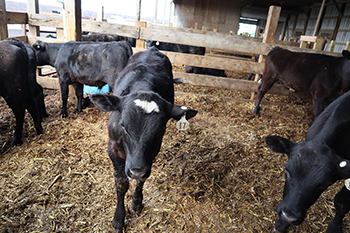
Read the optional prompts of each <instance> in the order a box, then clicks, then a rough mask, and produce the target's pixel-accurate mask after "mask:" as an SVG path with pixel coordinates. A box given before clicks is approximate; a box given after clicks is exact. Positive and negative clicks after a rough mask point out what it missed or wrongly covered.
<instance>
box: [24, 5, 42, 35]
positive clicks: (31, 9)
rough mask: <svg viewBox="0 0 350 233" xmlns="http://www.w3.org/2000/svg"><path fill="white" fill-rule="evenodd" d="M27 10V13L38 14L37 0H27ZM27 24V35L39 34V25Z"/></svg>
mask: <svg viewBox="0 0 350 233" xmlns="http://www.w3.org/2000/svg"><path fill="white" fill-rule="evenodd" d="M27 12H28V14H38V13H39V1H38V0H27ZM28 26H29V31H28V35H29V36H40V27H39V26H32V25H30V24H29V25H28Z"/></svg>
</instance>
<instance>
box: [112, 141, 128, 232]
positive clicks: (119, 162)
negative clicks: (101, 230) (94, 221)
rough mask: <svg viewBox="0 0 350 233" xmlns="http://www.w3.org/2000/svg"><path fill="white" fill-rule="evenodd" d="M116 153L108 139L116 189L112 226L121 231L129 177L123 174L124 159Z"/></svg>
mask: <svg viewBox="0 0 350 233" xmlns="http://www.w3.org/2000/svg"><path fill="white" fill-rule="evenodd" d="M117 154H118V151H116V150H114V148H113V145H112V143H111V141H109V143H108V155H109V158H110V159H111V161H112V164H113V167H114V181H115V188H116V191H117V208H116V209H115V212H114V217H113V221H112V226H113V227H114V228H115V229H116V230H117V232H118V233H122V232H123V228H124V226H125V224H124V220H125V207H124V197H125V193H126V192H127V191H128V189H129V179H128V177H127V176H126V175H125V160H123V159H121V158H119V157H118V155H117Z"/></svg>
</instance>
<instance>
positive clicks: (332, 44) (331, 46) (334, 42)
mask: <svg viewBox="0 0 350 233" xmlns="http://www.w3.org/2000/svg"><path fill="white" fill-rule="evenodd" d="M335 44H336V41H335V40H332V41H331V43H330V45H329V49H328V51H330V52H333V50H334V47H335Z"/></svg>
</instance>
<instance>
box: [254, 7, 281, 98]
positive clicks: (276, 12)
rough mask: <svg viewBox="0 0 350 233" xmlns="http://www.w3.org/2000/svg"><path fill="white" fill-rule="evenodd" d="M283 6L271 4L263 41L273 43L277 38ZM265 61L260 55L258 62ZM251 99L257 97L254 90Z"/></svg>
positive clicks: (257, 75)
mask: <svg viewBox="0 0 350 233" xmlns="http://www.w3.org/2000/svg"><path fill="white" fill-rule="evenodd" d="M280 13H281V7H280V6H270V8H269V13H268V15H267V21H266V26H265V33H264V37H263V40H262V42H263V43H273V42H274V40H275V33H276V29H277V25H278V19H279V18H280ZM262 61H263V55H260V56H259V60H258V62H259V63H261V62H262ZM258 80H259V74H256V75H255V79H254V81H255V82H257V81H258ZM251 99H252V100H253V99H255V92H252V95H251Z"/></svg>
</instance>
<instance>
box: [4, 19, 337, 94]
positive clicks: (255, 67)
mask: <svg viewBox="0 0 350 233" xmlns="http://www.w3.org/2000/svg"><path fill="white" fill-rule="evenodd" d="M6 17H7V23H8V24H28V25H29V26H31V27H33V26H46V27H53V28H56V29H57V32H59V31H60V30H62V28H63V18H62V16H61V15H58V14H29V13H20V12H7V16H6ZM82 30H83V31H90V32H96V33H107V34H116V35H120V36H126V37H133V38H136V39H139V40H155V41H163V42H169V43H178V44H186V45H193V46H202V47H206V48H210V49H211V50H219V51H226V52H229V53H232V54H237V53H238V54H251V55H253V54H261V55H267V54H268V52H269V51H270V50H271V49H272V48H273V47H275V46H280V47H283V48H286V49H289V50H291V51H296V52H308V53H320V54H328V55H333V56H341V54H339V53H334V52H328V51H321V50H311V49H302V48H298V47H292V46H287V45H285V44H283V42H279V43H278V44H277V43H276V44H269V43H262V42H261V39H257V38H250V37H245V36H238V35H232V34H224V33H219V32H211V31H202V30H195V29H183V28H174V27H165V26H151V27H136V26H128V25H119V24H113V23H108V22H97V21H92V20H82ZM20 39H21V40H22V41H24V42H27V43H29V44H33V43H34V42H35V41H36V40H42V41H45V42H64V41H63V39H49V38H42V37H37V36H23V37H20ZM140 50H142V48H134V52H137V51H140ZM164 53H165V54H166V55H167V56H168V57H169V59H170V61H171V62H172V63H173V64H179V65H191V66H196V67H205V68H213V69H222V70H232V71H240V72H246V73H255V74H262V72H263V63H256V62H254V61H248V60H240V59H234V58H233V57H232V56H230V57H229V56H220V57H215V56H207V55H206V56H199V55H192V54H182V53H174V52H165V51H164ZM174 77H175V78H180V77H181V78H184V79H185V80H186V81H188V82H189V83H191V84H193V85H202V86H213V87H221V88H231V89H235V90H240V91H249V92H255V91H256V90H257V87H258V85H259V84H258V83H257V82H254V81H248V80H242V79H235V78H221V77H214V76H207V75H198V74H189V73H183V72H174ZM38 80H39V82H40V83H42V84H43V87H44V88H50V87H51V86H47V85H54V84H53V83H54V82H57V80H56V81H52V80H47V81H45V82H42V81H43V80H44V79H43V78H38ZM48 83H50V84H48ZM56 85H57V84H56ZM269 93H271V94H279V95H295V93H294V92H290V90H289V89H288V88H286V87H285V86H283V85H274V86H273V88H272V89H271V90H270V91H269ZM297 95H299V94H297Z"/></svg>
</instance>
